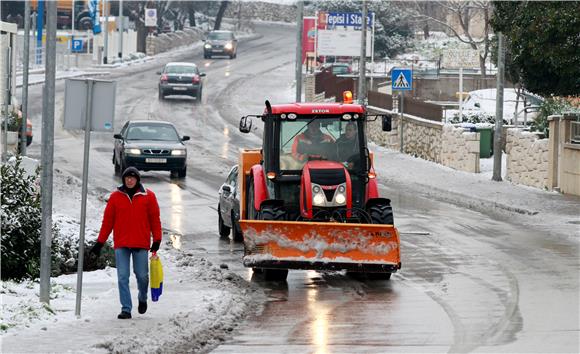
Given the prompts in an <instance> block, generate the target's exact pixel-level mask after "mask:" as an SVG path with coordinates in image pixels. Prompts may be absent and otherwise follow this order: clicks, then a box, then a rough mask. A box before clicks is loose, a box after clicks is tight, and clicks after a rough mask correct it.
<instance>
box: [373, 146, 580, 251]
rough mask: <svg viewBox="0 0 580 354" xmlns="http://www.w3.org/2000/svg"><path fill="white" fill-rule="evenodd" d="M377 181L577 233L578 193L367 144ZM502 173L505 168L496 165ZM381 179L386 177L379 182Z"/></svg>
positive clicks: (559, 231) (503, 216)
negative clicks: (494, 178)
mask: <svg viewBox="0 0 580 354" xmlns="http://www.w3.org/2000/svg"><path fill="white" fill-rule="evenodd" d="M371 150H373V151H374V152H375V154H376V156H375V161H376V166H375V168H376V170H377V174H378V176H379V183H381V182H382V183H384V184H385V185H388V186H389V187H391V188H400V189H405V190H408V191H413V192H414V193H417V194H420V195H423V196H425V197H428V198H431V199H435V200H439V201H443V202H448V203H452V204H455V205H458V206H461V207H465V208H468V209H471V210H475V211H478V212H481V213H485V214H487V215H493V216H495V217H498V218H500V219H506V218H509V219H510V220H513V221H516V222H519V223H521V224H523V225H527V226H531V227H534V228H539V229H542V230H545V231H546V232H547V233H548V234H552V235H560V236H564V237H570V238H572V239H576V240H579V239H580V197H578V196H573V195H565V194H560V193H557V192H550V191H543V190H540V189H536V188H532V187H527V186H522V185H515V184H513V183H511V182H509V181H506V180H505V179H504V180H503V181H501V182H495V181H492V180H491V177H492V173H491V171H488V172H483V173H468V172H462V171H457V170H454V169H451V168H448V167H445V166H442V165H439V164H436V163H433V162H429V161H425V160H422V159H420V158H415V157H412V156H409V155H403V154H400V153H399V152H396V151H393V150H388V149H386V148H383V147H381V146H377V145H375V144H371ZM502 173H504V174H505V169H504V170H502ZM385 180H386V182H385Z"/></svg>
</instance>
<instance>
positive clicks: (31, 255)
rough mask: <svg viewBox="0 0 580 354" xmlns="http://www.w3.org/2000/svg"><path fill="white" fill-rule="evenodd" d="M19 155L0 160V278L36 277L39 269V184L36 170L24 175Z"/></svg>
mask: <svg viewBox="0 0 580 354" xmlns="http://www.w3.org/2000/svg"><path fill="white" fill-rule="evenodd" d="M20 163H21V159H20V158H18V159H16V161H14V162H13V163H12V162H9V163H5V164H2V167H1V174H2V176H1V181H2V192H1V194H0V199H1V206H2V208H1V217H2V228H1V232H2V236H1V245H0V253H1V254H2V280H5V279H16V280H19V279H23V278H35V277H38V275H39V271H40V226H41V213H40V210H41V209H40V188H39V187H38V184H37V179H38V172H37V173H36V174H35V175H34V176H28V175H27V174H26V172H25V170H24V169H23V168H22V167H21V166H20Z"/></svg>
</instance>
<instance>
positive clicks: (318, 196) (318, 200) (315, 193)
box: [312, 184, 326, 206]
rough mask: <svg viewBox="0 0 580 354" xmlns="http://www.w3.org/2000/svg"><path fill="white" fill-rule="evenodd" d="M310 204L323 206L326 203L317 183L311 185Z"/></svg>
mask: <svg viewBox="0 0 580 354" xmlns="http://www.w3.org/2000/svg"><path fill="white" fill-rule="evenodd" d="M312 204H313V205H316V206H324V205H325V204H326V196H325V195H324V192H323V191H322V188H320V186H319V185H317V184H314V185H313V186H312Z"/></svg>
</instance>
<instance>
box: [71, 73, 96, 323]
mask: <svg viewBox="0 0 580 354" xmlns="http://www.w3.org/2000/svg"><path fill="white" fill-rule="evenodd" d="M93 84H94V81H93V80H87V98H86V106H85V107H86V109H85V150H84V156H83V187H82V197H81V198H82V200H81V230H80V234H79V255H78V262H77V263H78V268H77V298H76V307H75V315H76V316H77V317H79V316H80V315H81V297H82V291H83V286H82V284H83V264H84V256H85V220H86V215H87V184H88V178H89V148H90V145H91V128H90V127H91V125H92V124H91V123H92V104H93Z"/></svg>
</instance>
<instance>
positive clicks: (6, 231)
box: [0, 158, 115, 280]
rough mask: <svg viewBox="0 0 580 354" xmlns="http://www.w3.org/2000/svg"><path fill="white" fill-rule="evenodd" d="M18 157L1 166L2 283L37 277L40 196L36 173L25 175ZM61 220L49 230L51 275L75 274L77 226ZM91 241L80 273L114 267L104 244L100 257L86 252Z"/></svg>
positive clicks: (72, 222) (112, 254)
mask: <svg viewBox="0 0 580 354" xmlns="http://www.w3.org/2000/svg"><path fill="white" fill-rule="evenodd" d="M21 162H22V160H21V159H20V158H16V159H13V160H11V161H9V162H7V163H4V164H2V167H1V188H2V189H1V193H0V198H1V218H2V228H1V230H0V231H1V235H2V236H1V239H0V242H1V243H0V254H1V258H2V261H1V263H2V273H1V278H2V280H7V279H12V280H22V279H36V278H38V277H39V275H40V239H41V224H42V221H41V202H40V201H41V198H40V197H41V195H40V186H39V177H38V171H36V173H35V174H34V175H28V174H27V173H26V171H25V170H24V168H22V166H21ZM78 225H79V224H78V222H77V221H74V220H68V219H67V218H65V217H61V218H58V219H57V220H56V222H55V223H54V224H53V227H52V243H51V276H58V275H61V274H65V273H73V272H76V271H77V258H78V244H79V238H78V233H79V226H78ZM93 244H94V241H92V242H88V243H85V257H84V270H95V269H102V268H105V267H106V266H114V264H115V261H114V251H113V249H112V247H111V246H110V245H109V244H108V243H107V244H105V247H103V250H102V252H101V254H102V256H101V257H100V258H98V259H97V258H95V257H91V255H90V253H89V252H88V251H89V249H90V247H91V246H92V245H93Z"/></svg>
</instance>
